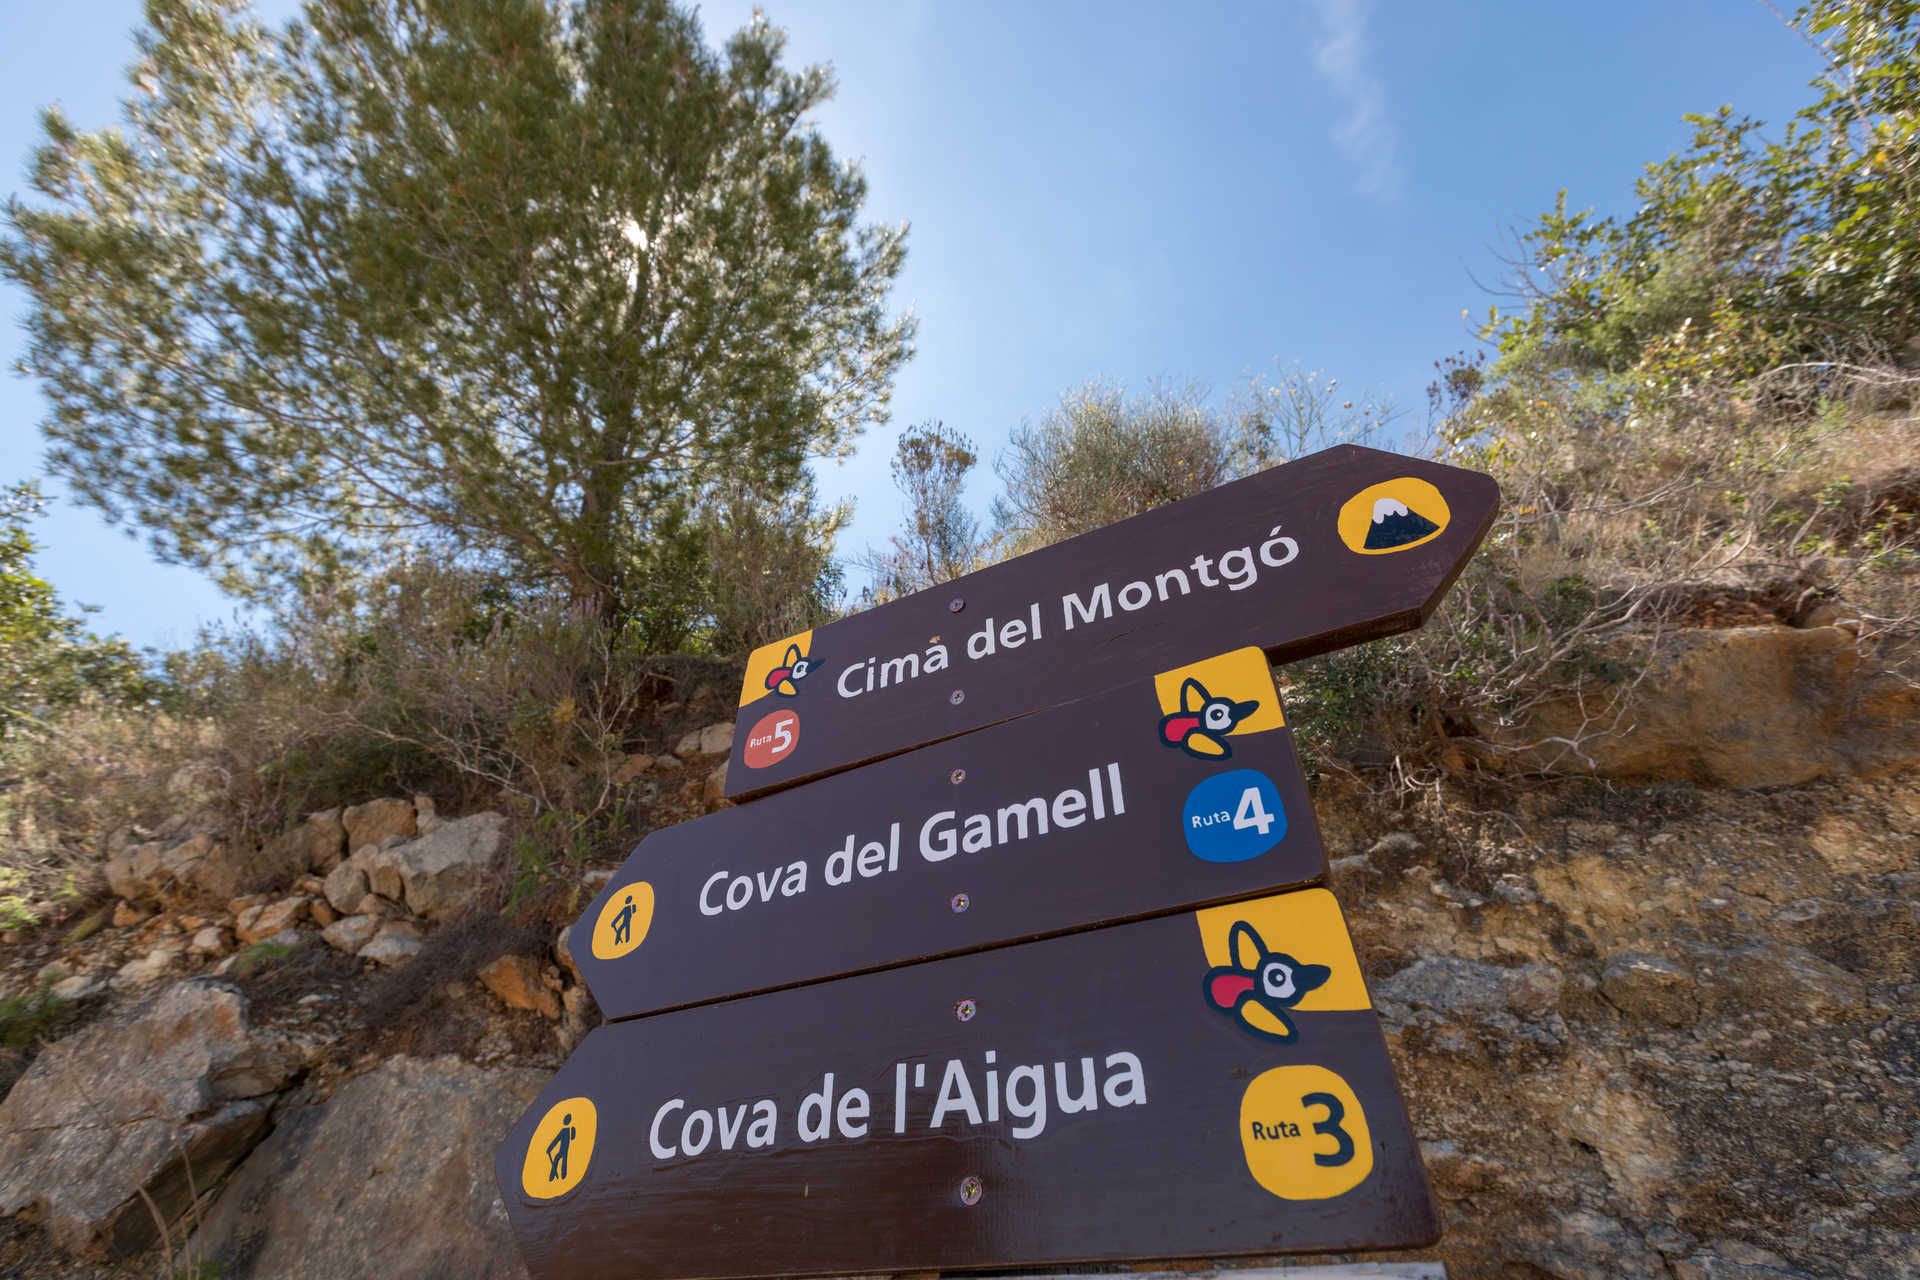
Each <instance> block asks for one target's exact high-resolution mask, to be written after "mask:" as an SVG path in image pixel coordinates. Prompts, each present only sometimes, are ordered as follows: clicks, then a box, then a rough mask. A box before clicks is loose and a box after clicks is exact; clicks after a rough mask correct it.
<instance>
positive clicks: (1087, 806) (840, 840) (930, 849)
mask: <svg viewBox="0 0 1920 1280" xmlns="http://www.w3.org/2000/svg"><path fill="white" fill-rule="evenodd" d="M1325 872H1326V861H1325V858H1324V856H1323V854H1322V852H1321V847H1320V841H1319V833H1318V831H1317V830H1316V828H1315V825H1314V820H1313V813H1312V810H1311V808H1310V807H1309V805H1308V802H1307V794H1306V786H1305V782H1304V780H1303V778H1302V776H1301V773H1300V765H1299V761H1298V758H1297V757H1296V756H1295V754H1294V747H1293V738H1292V734H1291V732H1290V731H1289V730H1288V729H1287V728H1286V727H1285V725H1284V721H1283V718H1282V713H1281V708H1280V702H1279V698H1278V696H1277V695H1276V692H1275V690H1274V682H1273V675H1272V672H1271V670H1270V668H1269V667H1268V665H1267V661H1266V658H1265V657H1264V656H1263V655H1262V654H1261V652H1260V651H1259V650H1258V649H1252V648H1248V649H1240V650H1236V651H1234V652H1232V653H1227V654H1221V655H1219V656H1217V657H1214V658H1209V659H1206V660H1203V661H1201V662H1198V663H1194V664H1192V665H1190V666H1186V667H1181V668H1176V669H1174V670H1171V671H1165V672H1160V673H1158V674H1156V675H1155V676H1153V677H1152V678H1150V679H1147V680H1143V681H1140V682H1137V683H1134V684H1130V685H1126V686H1124V687H1122V688H1119V689H1113V690H1109V691H1107V692H1106V693H1102V694H1096V695H1095V696H1093V697H1090V698H1084V699H1081V700H1080V701H1078V702H1073V703H1069V704H1067V705H1066V706H1062V707H1055V708H1053V709H1052V710H1049V711H1045V712H1042V713H1040V714H1038V715H1034V716H1028V717H1025V718H1023V719H1020V720H1017V721H1012V722H1008V723H1004V724H1001V725H997V726H995V727H993V728H990V729H984V730H982V731H980V732H978V733H973V734H968V735H966V736H964V737H961V738H956V739H953V740H951V741H948V742H943V743H940V744H938V745H935V746H931V747H926V748H922V749H921V750H918V751H910V752H907V753H906V754H904V755H900V756H896V757H894V758H892V759H890V760H885V761H881V762H880V763H878V764H874V765H870V766H868V767H866V768H863V769H858V770H853V771H850V772H847V773H842V774H838V775H836V776H834V777H831V778H827V779H824V780H822V781H820V782H818V783H816V784H813V785H810V786H806V787H799V788H795V789H793V790H790V791H784V792H781V793H779V794H777V795H773V796H768V797H766V798H765V799H763V800H760V801H757V802H755V803H753V804H749V805H744V806H741V807H739V808H733V809H726V810H722V811H721V812H719V813H715V814H711V815H709V816H707V817H704V818H700V819H698V820H696V821H693V822H688V823H684V824H682V825H680V826H677V827H671V828H668V829H666V830H663V831H657V832H655V833H653V834H652V835H650V836H648V837H647V838H646V839H645V840H643V841H642V842H641V843H640V845H639V847H638V848H636V849H635V850H634V851H633V853H632V855H631V856H629V857H628V859H627V861H626V862H625V864H623V865H622V866H621V867H620V869H619V870H618V871H616V872H615V873H614V875H613V877H612V879H611V880H609V881H608V884H607V887H606V889H605V890H603V891H602V892H601V894H600V895H599V897H598V898H596V899H595V900H594V901H593V902H592V903H591V904H590V905H589V906H588V907H587V910H586V912H585V913H584V914H583V915H582V916H581V918H580V921H579V922H578V923H577V924H576V925H575V926H574V929H573V932H572V938H573V939H574V941H573V943H572V950H573V954H574V957H575V959H576V962H577V963H578V964H579V966H580V969H581V971H582V974H583V976H584V977H585V979H586V982H587V985H588V986H589V988H591V989H592V991H593V995H594V998H595V999H596V1000H598V1001H599V1003H600V1007H601V1009H602V1010H604V1011H605V1012H606V1015H607V1016H608V1017H609V1018H625V1017H630V1016H633V1015H636V1014H645V1013H652V1012H655V1011H657V1010H660V1009H665V1008H671V1007H674V1006H678V1005H686V1004H695V1003H699V1002H701V1001H705V1000H713V999H718V998H721V997H725V996H732V995H740V994H745V993H750V992H757V991H761V990H765V989H769V988H773V987H779V986H787V985H793V984H798V983H803V982H811V981H815V980H818V979H821V978H831V977H835V976H838V975H841V974H847V973H853V972H858V971H861V970H867V969H877V968H883V967H886V966H888V965H894V964H902V963H906V962H908V961H914V960H923V959H927V958H929V957H933V956H942V955H950V954H954V953H957V952H962V951H970V950H976V949H979V948H981V947H986V946H992V945H997V944H1000V943H1006V942H1016V941H1021V940H1025V939H1031V938H1036V937H1042V936H1045V935H1048V934H1054V933H1064V932H1068V931H1071V930H1074V929H1081V928H1085V927H1087V926H1090V925H1096V924H1103V923H1107V922H1110V921H1115V920H1125V919H1131V918H1136V917H1140V916H1146V915H1153V914H1158V913H1160V912H1165V911H1175V910H1182V909H1189V908H1192V907H1196V906H1201V905H1204V904H1206V903H1210V902H1220V901H1224V900H1226V899H1229V898H1243V897H1246V896H1248V895H1250V894H1257V893H1268V892H1272V891H1274V890H1277V889H1283V888H1291V887H1297V886H1300V885H1305V884H1311V883H1314V882H1316V881H1318V880H1320V879H1321V878H1322V877H1323V876H1324V875H1325Z"/></svg>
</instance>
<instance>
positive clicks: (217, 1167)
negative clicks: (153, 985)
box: [0, 980, 298, 1256]
mask: <svg viewBox="0 0 1920 1280" xmlns="http://www.w3.org/2000/svg"><path fill="white" fill-rule="evenodd" d="M297 1061H298V1059H297V1056H296V1055H295V1054H293V1053H292V1052H291V1051H290V1050H289V1048H288V1047H287V1046H286V1045H285V1044H284V1043H283V1042H281V1041H279V1040H277V1039H275V1038H273V1037H269V1036H264V1035H261V1034H259V1033H257V1032H256V1031H255V1030H254V1029H253V1028H252V1027H251V1026H250V1025H249V1024H248V1020H247V1004H246V999H245V997H243V996H242V995H241V994H240V993H239V992H238V991H235V990H234V989H233V988H231V987H228V986H226V985H224V984H220V983H214V982H209V981H206V980H190V981H186V982H178V983H174V984H173V985H172V986H169V987H167V988H166V989H165V990H163V991H161V992H160V993H159V994H158V995H157V996H155V997H153V998H151V999H149V1000H148V1001H146V1002H144V1003H142V1004H141V1005H140V1006H139V1007H138V1008H136V1009H134V1010H133V1011H131V1012H130V1013H128V1014H127V1015H125V1016H124V1017H122V1018H119V1019H115V1020H112V1021H109V1022H101V1023H96V1024H94V1025H92V1026H90V1027H87V1028H85V1029H84V1030H81V1031H79V1032H76V1033H75V1034H73V1035H72V1036H69V1037H67V1038H66V1039H64V1040H60V1041H57V1042H55V1043H54V1044H51V1045H49V1046H48V1047H47V1048H46V1049H45V1051H43V1052H42V1053H41V1054H40V1056H39V1057H38V1058H36V1059H35V1060H34V1062H33V1065H32V1066H31V1067H29V1068H28V1069H27V1073H26V1075H24V1076H22V1077H21V1079H20V1081H19V1083H18V1084H16V1085H15V1086H14V1087H13V1091H12V1092H11V1093H9V1094H8V1095H7V1098H6V1101H4V1102H0V1214H7V1215H12V1214H17V1213H20V1212H22V1211H23V1210H29V1209H30V1210H31V1211H32V1212H33V1214H34V1216H35V1217H36V1218H37V1219H38V1220H39V1221H40V1222H42V1223H43V1224H44V1225H45V1226H46V1227H47V1229H48V1230H49V1231H50V1232H51V1233H52V1235H53V1238H54V1240H55V1241H56V1242H57V1243H59V1244H60V1245H61V1246H62V1247H63V1248H65V1249H68V1250H70V1251H72V1252H75V1253H81V1254H86V1255H90V1256H103V1255H113V1256H123V1255H126V1254H129V1253H133V1252H137V1251H139V1250H140V1249H143V1248H145V1247H146V1246H147V1245H148V1244H150V1243H152V1242H153V1241H154V1239H155V1237H156V1231H155V1227H154V1224H153V1220H152V1218H151V1217H150V1216H149V1214H148V1212H147V1209H146V1206H145V1204H144V1202H143V1201H142V1199H141V1197H140V1192H141V1191H142V1190H145V1191H146V1192H147V1194H148V1195H149V1196H151V1197H152V1199H153V1200H154V1202H155V1203H156V1204H157V1205H158V1206H159V1208H160V1211H161V1214H162V1216H163V1217H165V1218H166V1219H168V1220H169V1221H171V1220H172V1219H173V1218H175V1217H177V1216H178V1215H179V1214H180V1212H181V1211H182V1210H183V1209H184V1208H185V1207H186V1205H187V1200H188V1194H189V1193H188V1179H187V1170H188V1165H189V1164H190V1165H191V1170H192V1176H193V1180H194V1182H195V1184H196V1185H197V1186H198V1187H199V1188H200V1189H201V1190H203V1191H204V1190H205V1189H206V1188H208V1187H210V1186H212V1185H214V1184H215V1183H216V1182H217V1181H218V1180H219V1178H220V1177H221V1176H222V1175H223V1174H224V1173H225V1172H226V1171H227V1170H228V1169H229V1168H230V1167H231V1166H232V1165H233V1164H235V1163H236V1162H237V1161H238V1160H239V1159H240V1157H241V1156H242V1155H244V1154H245V1153H246V1151H247V1150H248V1148H249V1147H251V1145H252V1144H253V1142H254V1141H255V1140H256V1139H257V1138H258V1136H259V1135H260V1133H261V1131H262V1130H263V1129H264V1128H265V1125H266V1121H267V1101H266V1097H267V1095H269V1094H271V1093H273V1092H274V1091H275V1090H277V1089H278V1088H280V1086H281V1085H282V1084H283V1083H284V1082H285V1081H286V1080H287V1079H288V1078H289V1076H290V1075H291V1074H292V1072H293V1071H294V1069H295V1067H296V1065H297Z"/></svg>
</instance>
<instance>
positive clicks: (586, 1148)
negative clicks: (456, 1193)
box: [520, 1098, 600, 1200]
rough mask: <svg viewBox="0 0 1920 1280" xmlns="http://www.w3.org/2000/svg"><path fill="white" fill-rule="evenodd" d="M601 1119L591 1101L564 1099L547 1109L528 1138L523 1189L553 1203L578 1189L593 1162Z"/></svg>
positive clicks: (522, 1180)
mask: <svg viewBox="0 0 1920 1280" xmlns="http://www.w3.org/2000/svg"><path fill="white" fill-rule="evenodd" d="M599 1118H600V1117H599V1114H598V1113H597V1112H596V1111H595V1110H594V1107H593V1102H592V1100H591V1099H589V1098H562V1099H561V1100H560V1101H558V1102H556V1103H554V1104H553V1105H552V1106H551V1107H548V1108H547V1114H546V1115H544V1116H541V1117H540V1123H539V1124H537V1125H535V1126H534V1128H533V1136H532V1137H531V1138H529V1139H527V1158H526V1159H525V1160H524V1161H522V1162H521V1164H520V1189H521V1190H522V1191H524V1192H526V1193H527V1194H528V1195H529V1196H532V1197H533V1198H534V1199H535V1200H551V1199H553V1198H554V1197H556V1196H563V1195H565V1194H567V1192H569V1191H571V1190H573V1189H574V1188H575V1187H577V1186H579V1185H580V1179H582V1178H584V1177H586V1176H587V1165H588V1163H589V1162H590V1161H591V1160H592V1159H593V1135H594V1131H595V1129H596V1128H597V1127H598V1124H599Z"/></svg>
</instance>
